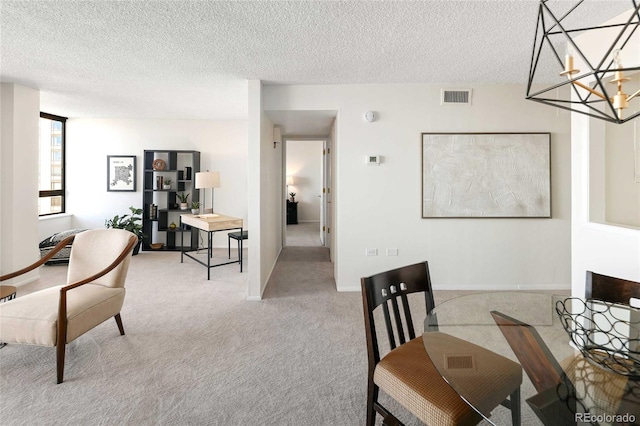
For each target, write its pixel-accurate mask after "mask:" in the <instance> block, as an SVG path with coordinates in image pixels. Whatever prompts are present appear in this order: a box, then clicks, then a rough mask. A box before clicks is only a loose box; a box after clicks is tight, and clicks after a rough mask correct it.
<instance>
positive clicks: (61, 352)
mask: <svg viewBox="0 0 640 426" xmlns="http://www.w3.org/2000/svg"><path fill="white" fill-rule="evenodd" d="M75 237H76V236H75V235H71V236H69V237H67V238H65V239H64V240H62V241H60V242H59V243H58V244H56V246H55V247H54V248H53V250H51V251H50V252H49V253H47V255H46V256H44V257H42V258H41V259H40V260H38V261H37V262H35V263H33V264H31V265H29V266H27V267H25V268H22V269H20V270H18V271H15V272H11V273H9V274H5V275H2V276H0V282H2V281H6V280H9V279H11V278H15V277H18V276H20V275H23V274H25V273H27V272H29V271H32V270H34V269H35V268H37V267H39V266H42V265H43V264H44V263H45V262H47V261H48V260H49V259H51V258H52V257H53V256H55V254H56V253H58V252H59V251H60V250H62V249H63V248H65V247H66V246H67V245H68V244H70V243H71V242H72V241H73V240H74V238H75ZM136 244H138V238H137V237H136V236H135V235H134V234H131V237H130V238H129V243H128V244H127V246H126V247H125V249H124V250H123V251H122V252H121V253H120V255H119V256H118V257H117V258H116V259H115V260H114V261H113V262H112V263H111V264H110V265H109V266H107V267H106V268H104V269H103V270H101V271H100V272H98V273H96V274H94V275H91V276H90V277H87V278H84V279H82V280H80V281H76V282H74V283H71V284H68V285H66V286H64V287H62V288H61V289H60V301H59V304H58V322H57V325H58V328H57V338H56V369H57V380H58V384H60V383H62V381H63V377H64V357H65V350H66V345H67V292H68V291H69V290H73V289H74V288H77V287H80V286H81V285H84V284H88V283H90V282H92V281H95V280H96V279H98V278H100V277H102V276H104V275H106V274H108V273H109V272H111V271H112V270H113V269H114V268H116V267H117V266H118V265H119V264H120V263H122V261H123V260H124V259H125V258H126V257H127V256H128V255H129V253H130V252H131V251H132V250H133V248H134V247H135V246H136ZM114 319H115V320H116V324H117V325H118V330H119V331H120V335H124V327H123V325H122V319H121V317H120V314H117V315H116V316H115V317H114Z"/></svg>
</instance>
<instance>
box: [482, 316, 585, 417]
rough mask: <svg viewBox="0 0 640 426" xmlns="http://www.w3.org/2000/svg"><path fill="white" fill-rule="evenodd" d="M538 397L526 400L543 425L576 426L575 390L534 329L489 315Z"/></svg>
mask: <svg viewBox="0 0 640 426" xmlns="http://www.w3.org/2000/svg"><path fill="white" fill-rule="evenodd" d="M491 316H492V317H493V320H494V321H495V323H496V324H497V325H498V327H499V328H500V331H501V332H502V335H503V336H504V337H505V339H506V340H507V343H509V346H510V347H511V350H512V351H513V353H514V354H515V355H516V357H517V358H518V361H520V364H521V365H522V368H523V369H524V371H525V372H526V373H527V376H529V379H530V380H531V383H532V384H533V387H534V388H535V389H536V391H538V394H537V395H535V396H534V397H533V398H530V399H529V400H527V403H528V404H529V406H531V408H532V409H533V410H534V412H535V413H536V415H537V416H538V417H539V418H540V420H542V421H543V423H544V424H545V425H553V426H555V425H559V424H567V425H568V424H575V416H574V413H575V412H576V405H575V403H576V400H575V397H574V396H575V389H574V387H573V384H572V383H571V381H570V380H569V379H568V378H567V376H566V375H565V373H564V371H563V369H562V367H561V366H560V364H559V363H558V361H557V360H556V359H555V357H554V356H553V354H552V353H551V350H549V347H548V346H547V344H546V343H545V342H544V340H542V337H541V336H540V334H539V333H538V331H537V330H536V329H535V327H533V326H531V325H529V324H526V323H524V322H522V321H519V320H517V319H515V318H512V317H510V316H508V315H505V314H503V313H501V312H498V311H491Z"/></svg>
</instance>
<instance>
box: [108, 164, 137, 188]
mask: <svg viewBox="0 0 640 426" xmlns="http://www.w3.org/2000/svg"><path fill="white" fill-rule="evenodd" d="M135 190H136V156H135V155H107V191H131V192H135Z"/></svg>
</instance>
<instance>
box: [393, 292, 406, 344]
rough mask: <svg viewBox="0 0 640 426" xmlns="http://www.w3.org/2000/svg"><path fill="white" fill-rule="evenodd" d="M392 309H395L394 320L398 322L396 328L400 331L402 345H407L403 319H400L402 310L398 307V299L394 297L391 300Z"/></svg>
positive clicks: (399, 337)
mask: <svg viewBox="0 0 640 426" xmlns="http://www.w3.org/2000/svg"><path fill="white" fill-rule="evenodd" d="M390 302H391V307H392V308H393V319H394V320H395V322H396V327H397V331H398V340H399V344H400V345H404V344H405V343H407V339H406V338H405V336H404V327H403V323H402V318H401V317H400V308H399V307H398V298H396V297H394V298H392V299H391V300H390Z"/></svg>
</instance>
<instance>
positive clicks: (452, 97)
mask: <svg viewBox="0 0 640 426" xmlns="http://www.w3.org/2000/svg"><path fill="white" fill-rule="evenodd" d="M440 104H441V105H450V104H457V105H471V89H459V90H445V89H442V99H441V102H440Z"/></svg>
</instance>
